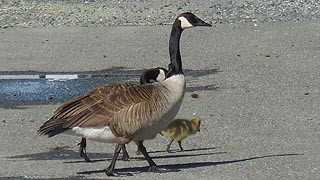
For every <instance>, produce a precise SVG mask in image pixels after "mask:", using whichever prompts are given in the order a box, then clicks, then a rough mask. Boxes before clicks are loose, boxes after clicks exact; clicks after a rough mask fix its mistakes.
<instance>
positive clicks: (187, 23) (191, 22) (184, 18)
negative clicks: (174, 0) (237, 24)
mask: <svg viewBox="0 0 320 180" xmlns="http://www.w3.org/2000/svg"><path fill="white" fill-rule="evenodd" d="M175 23H178V24H180V28H181V29H182V30H183V29H187V28H191V27H194V26H212V25H211V24H209V23H206V22H204V21H202V20H201V19H200V18H198V17H197V16H196V15H194V14H192V13H191V12H185V13H182V14H180V15H179V16H178V17H177V19H176V20H175Z"/></svg>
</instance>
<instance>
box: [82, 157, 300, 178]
mask: <svg viewBox="0 0 320 180" xmlns="http://www.w3.org/2000/svg"><path fill="white" fill-rule="evenodd" d="M301 155H304V154H294V153H293V154H275V155H266V156H256V157H251V158H244V159H236V160H230V161H219V162H192V163H183V164H168V165H159V166H158V167H159V168H163V169H167V170H168V171H167V172H178V171H180V170H182V169H190V168H197V167H207V166H219V165H225V164H233V163H241V162H246V161H252V160H257V159H264V158H275V157H289V156H301ZM163 158H165V157H163ZM148 169H149V167H148V166H144V167H133V168H122V169H116V171H117V172H121V173H128V172H130V173H133V174H139V173H143V172H148ZM96 173H105V170H104V169H103V170H97V171H83V172H78V174H96Z"/></svg>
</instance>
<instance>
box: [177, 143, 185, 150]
mask: <svg viewBox="0 0 320 180" xmlns="http://www.w3.org/2000/svg"><path fill="white" fill-rule="evenodd" d="M178 144H179V147H180V151H184V149H183V148H182V146H181V141H178Z"/></svg>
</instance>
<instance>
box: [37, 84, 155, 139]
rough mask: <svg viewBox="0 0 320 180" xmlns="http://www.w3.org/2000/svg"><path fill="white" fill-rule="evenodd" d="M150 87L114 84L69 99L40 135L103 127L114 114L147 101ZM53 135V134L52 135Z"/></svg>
mask: <svg viewBox="0 0 320 180" xmlns="http://www.w3.org/2000/svg"><path fill="white" fill-rule="evenodd" d="M154 88H155V87H153V86H151V85H145V86H140V85H136V86H132V85H130V84H126V83H114V84H109V85H105V86H102V87H99V88H97V89H94V90H93V91H91V92H89V93H87V94H85V95H83V96H80V97H77V98H74V99H71V100H70V101H67V102H66V103H64V104H63V105H62V106H60V107H59V108H58V109H57V110H56V111H55V112H54V115H53V116H52V117H51V118H50V119H49V120H48V121H46V122H45V123H44V124H43V125H42V126H41V127H40V129H39V132H40V134H50V132H49V131H55V130H57V129H55V128H58V129H60V131H58V130H57V132H58V133H60V132H62V131H63V130H65V129H69V128H73V127H76V126H80V127H86V126H91V127H94V126H106V125H109V124H110V121H111V120H112V119H113V117H114V114H115V113H118V112H119V111H122V110H123V109H129V108H130V107H132V106H134V105H136V104H139V103H141V102H145V101H148V100H150V98H151V96H152V93H153V91H154ZM55 134H56V133H54V135H55Z"/></svg>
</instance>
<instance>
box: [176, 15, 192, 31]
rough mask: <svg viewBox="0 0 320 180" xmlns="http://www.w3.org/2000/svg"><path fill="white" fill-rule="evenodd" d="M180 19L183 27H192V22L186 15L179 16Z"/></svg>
mask: <svg viewBox="0 0 320 180" xmlns="http://www.w3.org/2000/svg"><path fill="white" fill-rule="evenodd" d="M178 19H179V20H180V22H181V28H182V29H187V28H191V27H192V24H191V23H190V22H189V21H188V20H187V19H186V18H185V17H179V18H178Z"/></svg>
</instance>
